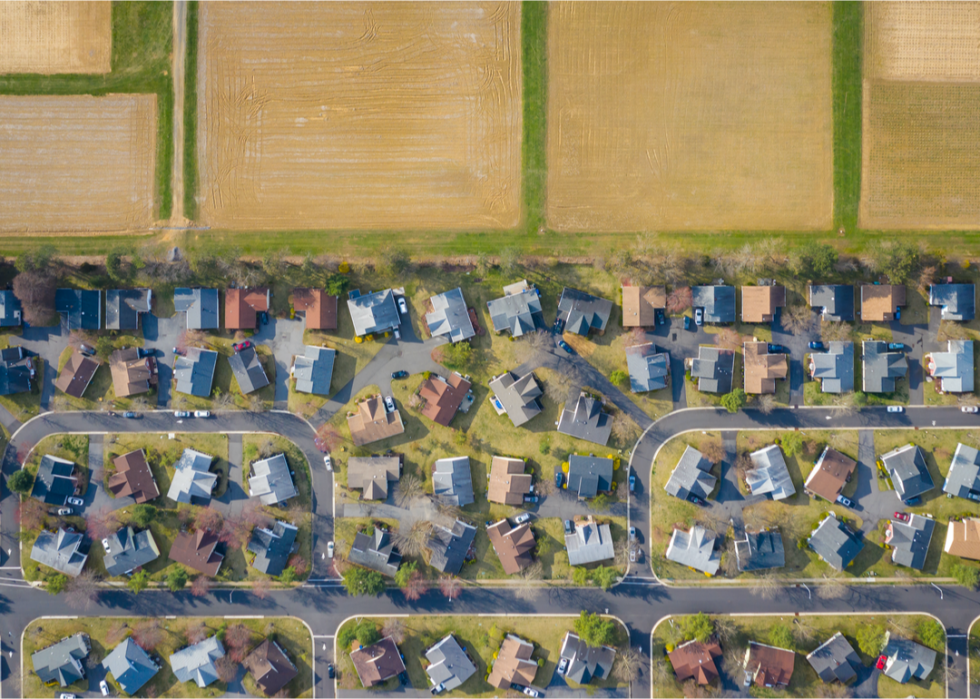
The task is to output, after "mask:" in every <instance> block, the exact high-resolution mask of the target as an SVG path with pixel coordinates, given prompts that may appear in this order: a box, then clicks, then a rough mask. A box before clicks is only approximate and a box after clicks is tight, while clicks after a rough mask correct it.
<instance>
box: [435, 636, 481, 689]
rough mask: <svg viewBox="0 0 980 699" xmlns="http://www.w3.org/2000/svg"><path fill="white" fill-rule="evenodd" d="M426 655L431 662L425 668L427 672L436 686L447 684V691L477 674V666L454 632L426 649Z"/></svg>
mask: <svg viewBox="0 0 980 699" xmlns="http://www.w3.org/2000/svg"><path fill="white" fill-rule="evenodd" d="M425 657H426V659H427V660H428V661H429V663H430V665H429V666H428V667H427V668H425V674H427V675H428V676H429V679H430V680H432V684H433V685H434V686H438V685H440V684H443V685H445V690H446V691H447V692H451V691H452V690H454V689H456V688H457V687H459V686H460V685H461V684H463V683H464V682H465V681H466V680H468V679H469V678H470V677H472V676H473V675H475V674H476V666H475V665H474V664H473V661H471V660H470V659H469V657H467V655H466V651H464V650H463V648H462V647H460V645H459V643H457V642H456V637H455V636H453V635H452V634H449V635H448V636H446V637H445V638H444V639H442V640H441V641H439V642H438V643H437V644H435V645H434V646H432V647H431V648H429V650H427V651H425Z"/></svg>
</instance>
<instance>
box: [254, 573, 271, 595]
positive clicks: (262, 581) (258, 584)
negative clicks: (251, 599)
mask: <svg viewBox="0 0 980 699" xmlns="http://www.w3.org/2000/svg"><path fill="white" fill-rule="evenodd" d="M271 591H272V580H270V579H269V578H259V579H258V580H256V581H255V583H254V584H253V585H252V594H253V595H255V596H256V597H258V598H259V599H266V598H267V597H268V596H269V592H271Z"/></svg>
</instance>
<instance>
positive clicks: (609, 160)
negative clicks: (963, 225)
mask: <svg viewBox="0 0 980 699" xmlns="http://www.w3.org/2000/svg"><path fill="white" fill-rule="evenodd" d="M548 47H549V48H548V51H549V59H548V65H549V77H548V98H549V99H548V204H547V211H548V214H547V215H548V223H549V225H550V226H551V227H552V228H554V229H556V230H566V231H582V230H592V231H610V232H619V231H634V230H649V229H657V228H667V229H712V228H722V229H732V228H740V229H749V230H767V229H779V228H782V229H786V228H789V229H826V228H828V227H830V225H831V223H832V208H833V156H832V150H833V149H832V111H831V108H832V93H831V7H830V5H829V4H814V3H728V4H726V3H707V2H706V3H676V4H674V3H595V2H566V3H557V4H555V5H552V6H551V12H550V17H549V31H548Z"/></svg>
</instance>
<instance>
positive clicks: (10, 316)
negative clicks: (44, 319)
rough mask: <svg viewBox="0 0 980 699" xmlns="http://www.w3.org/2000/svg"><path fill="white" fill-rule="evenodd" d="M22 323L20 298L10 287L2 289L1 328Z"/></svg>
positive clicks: (0, 302) (0, 305)
mask: <svg viewBox="0 0 980 699" xmlns="http://www.w3.org/2000/svg"><path fill="white" fill-rule="evenodd" d="M20 324H21V305H20V299H19V298H17V297H16V296H15V295H14V292H13V291H10V290H9V289H3V290H0V328H11V327H16V326H18V325H20Z"/></svg>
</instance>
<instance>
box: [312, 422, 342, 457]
mask: <svg viewBox="0 0 980 699" xmlns="http://www.w3.org/2000/svg"><path fill="white" fill-rule="evenodd" d="M316 439H317V446H318V447H319V448H320V449H323V450H324V451H328V452H330V451H333V450H335V449H336V448H337V447H339V446H340V444H341V443H342V442H343V441H344V438H343V436H341V434H340V430H338V429H337V428H336V427H335V426H334V425H331V424H330V423H327V422H325V423H323V424H322V425H320V426H319V427H318V428H317V430H316Z"/></svg>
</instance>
